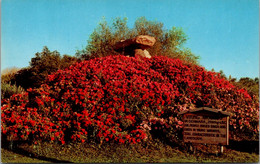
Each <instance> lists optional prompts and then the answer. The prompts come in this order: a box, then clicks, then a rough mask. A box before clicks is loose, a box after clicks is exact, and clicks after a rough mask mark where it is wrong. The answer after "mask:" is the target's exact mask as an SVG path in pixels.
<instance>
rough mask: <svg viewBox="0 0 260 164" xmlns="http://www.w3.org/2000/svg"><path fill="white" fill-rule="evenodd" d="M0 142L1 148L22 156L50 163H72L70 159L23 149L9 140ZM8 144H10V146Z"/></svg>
mask: <svg viewBox="0 0 260 164" xmlns="http://www.w3.org/2000/svg"><path fill="white" fill-rule="evenodd" d="M1 144H2V145H1V146H2V148H3V149H5V150H8V151H12V152H13V153H16V154H20V155H23V156H26V157H29V158H35V159H38V160H43V161H49V162H51V163H73V162H70V161H65V160H58V159H55V158H48V157H45V156H39V155H36V154H34V153H32V152H29V151H27V150H24V149H23V148H20V147H18V146H17V145H18V144H19V143H10V142H6V141H5V142H2V143H1ZM10 145H12V146H10Z"/></svg>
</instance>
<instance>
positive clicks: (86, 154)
mask: <svg viewBox="0 0 260 164" xmlns="http://www.w3.org/2000/svg"><path fill="white" fill-rule="evenodd" d="M217 150H218V149H217V147H216V146H214V145H213V146H212V145H211V146H206V145H199V146H197V151H196V152H195V153H189V152H188V151H187V150H186V149H183V148H180V147H172V146H169V145H167V144H163V143H161V142H158V141H155V142H153V144H149V145H145V146H144V145H134V146H125V145H118V144H106V145H102V146H98V145H95V144H77V143H73V144H72V143H71V144H66V145H59V144H57V143H46V142H45V143H40V144H38V145H30V144H28V143H20V144H19V145H17V146H16V147H15V148H13V149H12V150H11V149H10V147H9V146H7V145H6V144H5V145H2V149H1V157H2V159H1V161H2V162H3V163H16V162H20V163H46V162H47V163H48V162H49V163H61V162H62V163H70V162H73V163H88V162H92V163H93V162H94V163H100V162H109V163H111V162H113V163H114V162H116V163H118V162H119V163H123V162H146V163H148V162H167V163H172V162H176V163H177V162H178V163H180V162H233V163H235V162H239V163H241V162H242V163H245V162H253V163H257V162H258V161H259V153H257V152H255V153H249V152H243V151H237V150H233V149H232V148H230V147H227V148H225V149H224V154H222V155H216V151H217Z"/></svg>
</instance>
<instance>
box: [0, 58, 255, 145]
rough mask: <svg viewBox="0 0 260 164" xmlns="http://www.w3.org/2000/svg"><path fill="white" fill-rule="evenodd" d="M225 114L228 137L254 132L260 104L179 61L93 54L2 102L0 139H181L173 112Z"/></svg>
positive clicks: (216, 77)
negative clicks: (227, 114)
mask: <svg viewBox="0 0 260 164" xmlns="http://www.w3.org/2000/svg"><path fill="white" fill-rule="evenodd" d="M202 106H207V107H212V108H216V109H221V110H224V111H228V112H230V113H231V116H230V137H231V138H235V137H239V136H241V135H240V134H242V133H243V134H246V135H247V136H249V137H252V136H257V135H258V118H259V112H258V101H257V99H256V98H255V97H251V96H250V95H249V94H248V93H247V91H246V90H244V89H238V88H236V87H235V86H234V85H232V84H231V83H230V82H229V81H227V80H225V79H224V78H222V77H221V76H220V75H219V74H218V73H215V72H210V71H206V70H205V69H204V68H203V67H201V66H197V65H192V64H188V63H184V62H182V61H181V60H179V59H171V58H167V57H153V58H151V59H147V58H139V57H125V56H121V55H118V56H107V57H103V58H95V59H91V60H87V61H83V62H80V63H76V64H75V65H72V66H70V67H69V68H67V69H65V70H59V71H57V72H56V73H54V74H51V75H49V77H48V79H47V80H46V83H45V84H44V85H42V86H41V87H40V88H34V89H28V90H27V92H23V93H22V94H16V95H13V96H11V97H10V99H4V100H2V104H1V110H2V115H1V117H2V120H1V129H2V136H3V137H6V138H7V139H12V140H39V139H40V140H47V141H57V142H61V143H63V144H64V143H66V142H71V141H78V142H89V141H94V142H97V143H103V142H117V143H139V142H145V141H147V140H149V139H150V138H151V137H158V138H161V139H165V140H170V141H176V139H177V140H178V139H180V137H181V132H182V121H181V118H179V116H177V114H178V113H179V112H180V111H182V110H185V109H193V108H195V107H202Z"/></svg>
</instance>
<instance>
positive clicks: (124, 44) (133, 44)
mask: <svg viewBox="0 0 260 164" xmlns="http://www.w3.org/2000/svg"><path fill="white" fill-rule="evenodd" d="M155 42H156V39H155V38H154V37H152V36H149V35H139V36H137V37H135V38H132V39H127V40H121V41H119V42H117V43H116V44H115V45H114V46H113V48H114V50H116V51H119V52H120V51H123V49H129V48H130V49H147V48H150V47H152V46H153V45H154V43H155Z"/></svg>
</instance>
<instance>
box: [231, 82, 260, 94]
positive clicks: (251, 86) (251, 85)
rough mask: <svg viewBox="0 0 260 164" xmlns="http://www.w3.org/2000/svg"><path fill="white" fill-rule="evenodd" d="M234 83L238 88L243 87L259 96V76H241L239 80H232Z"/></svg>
mask: <svg viewBox="0 0 260 164" xmlns="http://www.w3.org/2000/svg"><path fill="white" fill-rule="evenodd" d="M234 84H235V85H236V86H238V87H240V88H244V89H246V90H247V91H248V93H249V94H250V95H251V96H252V95H255V96H257V97H259V78H258V77H256V78H255V79H252V78H249V77H242V78H240V79H239V81H237V82H234Z"/></svg>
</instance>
